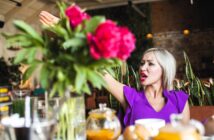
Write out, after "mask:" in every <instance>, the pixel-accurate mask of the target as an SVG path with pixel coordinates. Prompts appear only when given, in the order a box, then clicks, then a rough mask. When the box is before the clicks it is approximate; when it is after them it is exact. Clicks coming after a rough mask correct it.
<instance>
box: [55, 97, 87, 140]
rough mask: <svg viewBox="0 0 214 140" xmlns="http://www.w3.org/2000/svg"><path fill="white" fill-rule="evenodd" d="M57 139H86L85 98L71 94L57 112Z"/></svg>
mask: <svg viewBox="0 0 214 140" xmlns="http://www.w3.org/2000/svg"><path fill="white" fill-rule="evenodd" d="M57 139H62V140H86V118H85V99H84V96H83V95H76V94H73V95H72V96H71V98H69V99H67V101H66V102H65V103H64V104H63V106H62V108H61V111H60V113H59V124H58V135H57Z"/></svg>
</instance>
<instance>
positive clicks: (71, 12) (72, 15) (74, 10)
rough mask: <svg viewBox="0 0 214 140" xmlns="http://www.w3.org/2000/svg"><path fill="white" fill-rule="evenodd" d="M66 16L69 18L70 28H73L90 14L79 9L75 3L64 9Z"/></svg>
mask: <svg viewBox="0 0 214 140" xmlns="http://www.w3.org/2000/svg"><path fill="white" fill-rule="evenodd" d="M65 14H66V16H67V17H68V18H69V21H70V25H71V27H72V28H75V27H76V26H77V25H79V24H80V23H82V21H83V20H85V19H89V18H90V16H89V15H88V14H87V13H85V12H82V11H81V8H80V7H79V6H76V5H72V6H70V7H68V8H67V9H66V11H65Z"/></svg>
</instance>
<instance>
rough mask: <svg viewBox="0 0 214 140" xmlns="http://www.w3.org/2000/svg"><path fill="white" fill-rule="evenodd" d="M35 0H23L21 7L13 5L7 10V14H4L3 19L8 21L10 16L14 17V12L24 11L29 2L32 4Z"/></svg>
mask: <svg viewBox="0 0 214 140" xmlns="http://www.w3.org/2000/svg"><path fill="white" fill-rule="evenodd" d="M35 1H37V0H23V1H22V6H21V7H14V8H13V9H11V10H10V11H9V12H7V14H5V21H9V20H10V19H11V18H13V17H14V15H15V14H17V13H19V12H22V11H24V10H25V9H26V8H28V7H29V6H30V5H31V4H33V3H34V2H35Z"/></svg>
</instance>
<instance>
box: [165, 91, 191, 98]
mask: <svg viewBox="0 0 214 140" xmlns="http://www.w3.org/2000/svg"><path fill="white" fill-rule="evenodd" d="M168 95H169V96H172V97H176V98H183V97H188V96H189V95H188V94H187V93H186V92H185V91H183V90H170V91H168Z"/></svg>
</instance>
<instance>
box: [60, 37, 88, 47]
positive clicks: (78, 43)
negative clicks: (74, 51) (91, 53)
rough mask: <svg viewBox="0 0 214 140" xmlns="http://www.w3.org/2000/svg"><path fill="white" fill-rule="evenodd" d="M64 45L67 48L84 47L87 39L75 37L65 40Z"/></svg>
mask: <svg viewBox="0 0 214 140" xmlns="http://www.w3.org/2000/svg"><path fill="white" fill-rule="evenodd" d="M62 45H63V48H65V49H68V48H70V47H83V46H85V45H86V40H85V39H82V38H73V39H69V40H67V41H65V42H64V43H63V44H62Z"/></svg>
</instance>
